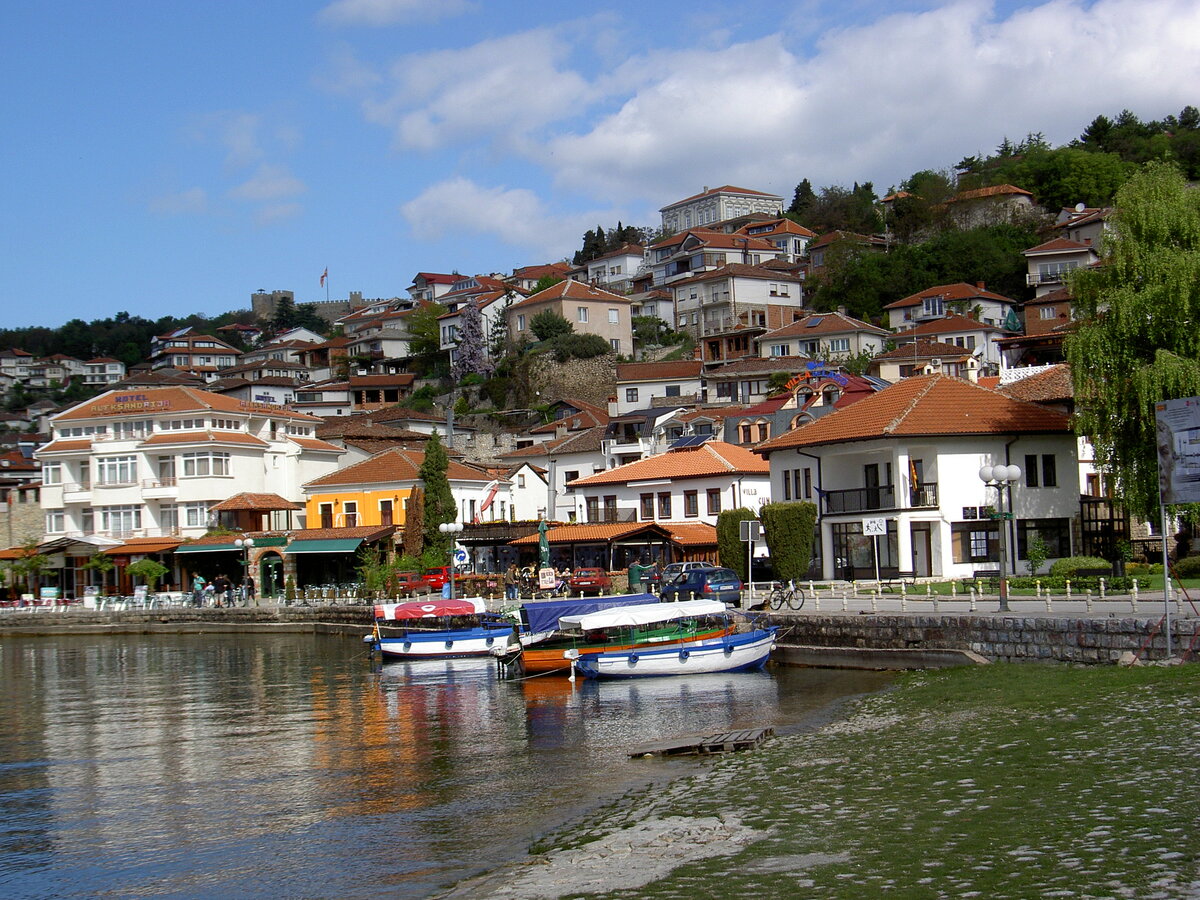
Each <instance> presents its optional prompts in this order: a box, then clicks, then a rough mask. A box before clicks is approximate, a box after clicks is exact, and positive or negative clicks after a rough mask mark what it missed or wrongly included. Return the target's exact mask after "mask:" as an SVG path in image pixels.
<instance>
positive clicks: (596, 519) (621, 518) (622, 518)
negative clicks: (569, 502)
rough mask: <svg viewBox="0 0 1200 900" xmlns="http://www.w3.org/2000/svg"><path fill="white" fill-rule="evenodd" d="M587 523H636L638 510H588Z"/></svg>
mask: <svg viewBox="0 0 1200 900" xmlns="http://www.w3.org/2000/svg"><path fill="white" fill-rule="evenodd" d="M587 521H588V524H589V525H607V524H612V523H614V522H636V521H637V510H636V509H633V508H630V509H620V508H617V509H611V508H608V509H588V510H587Z"/></svg>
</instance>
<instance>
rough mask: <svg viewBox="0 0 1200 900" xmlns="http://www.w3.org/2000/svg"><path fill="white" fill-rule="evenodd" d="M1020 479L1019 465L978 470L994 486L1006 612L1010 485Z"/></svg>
mask: <svg viewBox="0 0 1200 900" xmlns="http://www.w3.org/2000/svg"><path fill="white" fill-rule="evenodd" d="M1020 479H1021V467H1020V466H983V467H982V468H980V470H979V480H980V481H982V482H983V483H984V484H987V485H991V486H993V487H995V488H996V508H997V512H996V515H995V517H994V518H996V519H997V520H998V521H999V523H1000V612H1008V611H1009V609H1008V573H1007V571H1006V569H1005V556H1006V553H1005V549H1006V543H1007V533H1008V525H1007V524H1006V523H1007V522H1008V520H1010V519H1012V517H1013V514H1012V486H1013V484H1014V483H1015V482H1017V481H1019V480H1020ZM1006 491H1007V493H1008V512H1005V511H1004V494H1005V492H1006Z"/></svg>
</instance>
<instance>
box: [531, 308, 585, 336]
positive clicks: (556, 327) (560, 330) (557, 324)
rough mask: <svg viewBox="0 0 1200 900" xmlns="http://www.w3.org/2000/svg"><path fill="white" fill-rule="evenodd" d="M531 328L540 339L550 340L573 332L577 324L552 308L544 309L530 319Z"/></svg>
mask: <svg viewBox="0 0 1200 900" xmlns="http://www.w3.org/2000/svg"><path fill="white" fill-rule="evenodd" d="M529 330H530V331H532V332H533V333H534V335H535V336H536V337H537V339H538V340H539V341H548V340H550V339H551V338H555V337H558V336H559V335H560V334H571V333H572V332H573V331H574V330H575V326H574V325H572V324H571V323H570V322H568V321H567V320H566V319H564V318H563V317H562V316H560V315H559V314H558V313H556V312H555V311H554V310H552V309H543V310H542V311H541V312H540V313H538V314H537V315H536V316H534V317H533V318H532V319H530V320H529Z"/></svg>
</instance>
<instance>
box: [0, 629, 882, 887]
mask: <svg viewBox="0 0 1200 900" xmlns="http://www.w3.org/2000/svg"><path fill="white" fill-rule="evenodd" d="M880 683H882V677H881V676H877V675H871V674H860V675H858V676H855V675H849V674H846V673H816V672H803V671H799V670H791V671H788V670H784V671H782V672H779V673H777V674H773V675H772V674H761V673H756V674H745V675H725V676H722V675H714V676H703V677H700V678H695V679H655V680H645V681H633V682H622V683H612V684H608V683H599V684H598V683H595V682H585V681H579V682H576V683H575V684H574V685H572V684H571V683H570V682H568V681H567V680H566V679H564V678H559V677H544V678H536V679H530V680H527V681H524V682H497V681H496V680H495V678H494V671H493V669H492V666H491V663H490V662H489V661H486V660H454V661H445V662H439V661H421V662H397V663H391V664H388V665H387V666H384V667H382V668H381V669H379V670H377V671H375V670H372V669H371V667H370V666H369V665H368V664H367V663H366V661H365V660H364V659H363V658H362V655H361V646H360V645H359V644H358V643H357V642H354V641H345V640H338V639H334V638H320V637H312V636H301V635H279V636H257V635H256V636H237V635H194V636H146V637H139V636H129V637H124V636H122V637H117V636H113V637H106V638H87V637H64V638H61V639H55V640H49V639H28V640H26V639H5V640H0V728H2V729H3V734H4V735H5V739H4V741H3V742H0V893H2V894H3V895H4V896H5V897H23V896H38V897H46V896H61V897H85V896H87V897H90V896H95V895H97V894H103V893H116V894H122V895H151V894H167V895H171V896H197V897H199V896H214V895H221V896H248V895H252V894H253V895H259V894H262V893H264V892H265V891H266V890H268V889H269V890H271V891H273V892H276V893H282V894H284V895H304V896H328V897H333V896H337V897H345V896H368V895H378V894H379V893H386V894H387V895H389V896H401V897H418V896H427V895H428V894H430V893H432V892H434V891H436V890H438V889H439V888H441V887H444V886H445V885H447V884H449V883H451V882H452V881H454V880H455V879H456V878H458V877H461V876H462V875H464V874H468V873H471V872H474V871H478V870H480V869H482V868H486V867H489V866H491V865H494V864H496V863H498V862H500V861H502V860H504V859H506V858H509V857H510V856H513V855H517V854H519V853H520V852H522V850H523V848H524V847H525V846H526V845H527V843H528V841H529V839H530V838H531V837H532V836H534V835H535V834H536V833H537V832H539V831H541V830H544V829H545V828H547V827H550V826H553V825H555V824H557V823H558V822H560V821H561V820H562V819H564V818H566V817H568V816H570V815H571V814H573V813H575V812H578V811H582V810H584V809H586V808H587V807H588V806H590V805H592V804H595V803H597V802H601V801H602V800H603V799H605V798H606V797H611V796H615V795H618V794H619V793H621V792H623V791H624V790H625V789H626V788H628V787H629V786H630V785H632V784H638V783H644V782H645V781H646V780H647V779H649V778H653V777H661V776H663V775H670V774H672V773H678V772H683V771H688V770H690V768H691V767H694V766H696V765H697V763H696V762H694V761H684V760H671V761H663V762H659V761H655V762H652V763H651V762H648V761H642V760H629V759H628V758H627V757H626V752H627V750H628V748H629V746H630V745H633V744H638V743H643V742H646V741H650V740H655V739H657V738H660V737H669V736H671V735H675V734H680V733H692V732H696V731H702V730H726V729H731V728H736V727H749V726H752V725H763V724H780V723H783V722H787V721H795V720H796V719H798V718H800V717H802V716H803V715H804V714H805V713H806V712H807V711H809V710H811V709H814V708H817V707H819V706H821V705H822V704H824V703H826V702H828V701H829V700H830V699H832V698H834V697H836V696H840V695H844V694H846V693H848V692H857V691H861V690H869V689H873V688H874V687H876V686H877V685H878V684H880Z"/></svg>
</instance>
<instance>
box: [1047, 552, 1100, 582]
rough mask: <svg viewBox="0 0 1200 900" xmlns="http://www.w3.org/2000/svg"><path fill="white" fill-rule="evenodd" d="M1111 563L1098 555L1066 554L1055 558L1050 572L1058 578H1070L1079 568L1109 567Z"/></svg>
mask: <svg viewBox="0 0 1200 900" xmlns="http://www.w3.org/2000/svg"><path fill="white" fill-rule="evenodd" d="M1111 568H1112V563H1110V562H1109V561H1108V560H1107V559H1101V558H1100V557H1098V556H1068V557H1066V558H1065V559H1059V560H1055V561H1054V563H1053V564H1052V565H1051V566H1050V574H1051V575H1056V576H1058V577H1059V578H1070V577H1071V576H1072V575H1074V574H1075V573H1076V572H1078V571H1079V570H1080V569H1111Z"/></svg>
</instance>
